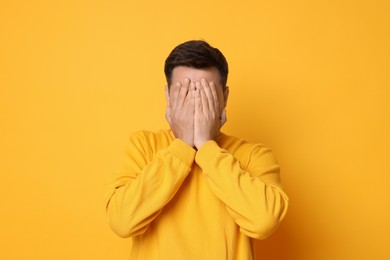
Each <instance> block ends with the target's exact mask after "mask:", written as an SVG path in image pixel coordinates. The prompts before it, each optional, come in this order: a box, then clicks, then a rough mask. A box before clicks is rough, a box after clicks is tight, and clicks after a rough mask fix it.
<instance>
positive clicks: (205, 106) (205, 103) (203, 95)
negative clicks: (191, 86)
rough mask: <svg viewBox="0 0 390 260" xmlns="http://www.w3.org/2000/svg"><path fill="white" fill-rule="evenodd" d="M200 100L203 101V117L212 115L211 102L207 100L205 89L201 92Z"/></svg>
mask: <svg viewBox="0 0 390 260" xmlns="http://www.w3.org/2000/svg"><path fill="white" fill-rule="evenodd" d="M200 98H201V100H202V111H203V115H208V114H209V113H210V109H209V102H208V100H207V96H206V93H205V91H204V89H203V88H202V89H201V90H200Z"/></svg>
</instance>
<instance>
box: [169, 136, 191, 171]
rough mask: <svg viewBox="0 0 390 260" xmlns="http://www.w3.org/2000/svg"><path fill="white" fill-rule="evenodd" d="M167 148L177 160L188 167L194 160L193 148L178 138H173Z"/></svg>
mask: <svg viewBox="0 0 390 260" xmlns="http://www.w3.org/2000/svg"><path fill="white" fill-rule="evenodd" d="M167 150H168V152H169V153H171V154H173V155H174V156H175V157H177V158H178V159H179V160H181V161H182V162H185V163H186V164H187V165H188V166H189V167H191V165H192V163H193V162H194V158H195V153H196V151H195V149H193V148H192V147H190V146H189V145H188V144H186V143H185V142H184V141H182V140H180V139H178V138H176V139H175V140H173V142H172V143H171V145H170V146H169V147H168V149H167Z"/></svg>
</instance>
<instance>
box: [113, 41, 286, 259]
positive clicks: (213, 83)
mask: <svg viewBox="0 0 390 260" xmlns="http://www.w3.org/2000/svg"><path fill="white" fill-rule="evenodd" d="M165 75H166V79H167V82H168V85H167V87H166V89H165V92H166V99H167V109H166V118H167V121H168V123H169V125H170V130H162V131H160V132H157V133H153V132H147V131H140V132H137V133H135V134H133V135H132V136H131V137H130V139H129V146H128V150H127V157H126V161H125V167H124V169H123V171H122V172H121V173H120V176H119V177H118V178H117V179H116V180H115V181H114V182H113V183H112V185H110V187H109V189H108V198H107V206H106V212H107V219H108V222H109V224H110V226H111V228H112V229H113V230H114V232H115V233H116V234H118V235H119V236H120V237H131V238H132V249H131V259H146V260H154V259H167V260H187V259H196V260H204V259H210V260H222V259H229V260H230V259H231V260H241V259H245V260H248V259H253V257H254V256H253V248H252V239H253V238H255V239H264V238H266V237H267V236H269V235H270V234H271V233H272V232H273V231H274V230H275V229H276V228H277V227H278V225H279V223H280V222H281V220H282V219H283V217H284V215H285V213H286V210H287V204H288V198H287V196H286V194H285V193H284V192H283V191H282V188H281V183H280V176H279V166H278V164H277V162H276V160H275V158H274V156H273V155H272V152H271V150H270V149H269V148H267V147H265V146H263V145H261V144H252V143H248V142H246V141H244V140H242V139H238V138H235V137H232V136H228V135H226V134H224V133H221V131H220V130H221V127H222V125H223V124H224V123H225V122H226V112H225V106H226V101H227V98H228V95H229V89H228V87H227V86H226V82H227V75H228V64H227V62H226V59H225V57H224V56H223V54H222V53H221V52H220V51H219V50H218V49H216V48H213V47H211V46H210V45H209V44H208V43H206V42H204V41H189V42H185V43H183V44H180V45H179V46H177V47H176V48H175V49H174V50H173V51H172V52H171V53H170V55H169V56H168V58H167V59H166V61H165Z"/></svg>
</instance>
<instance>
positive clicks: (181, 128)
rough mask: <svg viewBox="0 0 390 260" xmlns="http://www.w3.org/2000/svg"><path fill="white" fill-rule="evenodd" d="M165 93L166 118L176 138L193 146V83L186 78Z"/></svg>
mask: <svg viewBox="0 0 390 260" xmlns="http://www.w3.org/2000/svg"><path fill="white" fill-rule="evenodd" d="M171 88H172V89H171V90H170V91H171V95H170V93H167V99H168V106H167V111H166V118H167V121H168V123H169V125H170V127H171V130H172V132H173V134H174V135H175V137H176V138H179V139H181V140H182V141H184V142H186V143H187V144H188V145H189V146H191V147H194V113H195V84H194V83H190V80H189V79H188V78H186V79H185V80H184V82H183V83H181V82H177V83H176V84H175V85H173V86H171Z"/></svg>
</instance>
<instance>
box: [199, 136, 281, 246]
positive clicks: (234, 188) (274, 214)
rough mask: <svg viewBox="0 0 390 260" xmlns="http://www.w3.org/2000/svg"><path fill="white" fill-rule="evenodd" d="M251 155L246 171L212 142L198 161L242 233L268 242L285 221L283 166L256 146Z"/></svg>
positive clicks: (210, 184) (206, 144)
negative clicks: (281, 170) (281, 168)
mask: <svg viewBox="0 0 390 260" xmlns="http://www.w3.org/2000/svg"><path fill="white" fill-rule="evenodd" d="M248 153H250V158H249V161H248V163H247V165H244V167H245V168H244V167H243V166H242V165H241V162H239V161H238V160H237V159H235V158H234V156H233V155H232V154H230V153H229V152H228V151H226V150H224V149H221V148H220V147H219V146H218V144H217V143H216V142H214V141H208V142H206V143H205V144H203V145H202V147H200V149H199V150H198V152H197V154H196V157H195V160H196V162H197V164H198V165H199V166H200V167H201V168H202V170H203V173H204V175H205V177H206V180H207V183H208V184H209V186H210V188H211V190H212V191H213V192H214V194H215V195H216V196H217V197H218V198H219V199H220V200H221V201H222V202H223V203H224V204H225V205H226V208H227V210H228V212H229V214H230V215H231V216H232V217H233V219H234V220H235V222H236V223H237V225H238V226H239V227H240V231H241V232H242V233H243V234H245V235H247V236H249V237H253V238H257V239H264V238H266V237H268V236H269V235H271V234H272V233H273V232H274V231H275V230H276V228H277V227H278V226H279V224H280V222H281V221H282V219H283V218H284V216H285V214H286V211H287V206H288V197H287V195H286V194H285V193H284V192H283V190H282V187H281V182H280V175H279V166H278V164H277V162H276V160H275V158H274V156H273V154H272V152H271V150H270V149H269V148H266V147H264V146H261V145H256V146H254V147H252V148H251V149H250V151H248Z"/></svg>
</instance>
